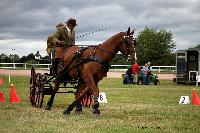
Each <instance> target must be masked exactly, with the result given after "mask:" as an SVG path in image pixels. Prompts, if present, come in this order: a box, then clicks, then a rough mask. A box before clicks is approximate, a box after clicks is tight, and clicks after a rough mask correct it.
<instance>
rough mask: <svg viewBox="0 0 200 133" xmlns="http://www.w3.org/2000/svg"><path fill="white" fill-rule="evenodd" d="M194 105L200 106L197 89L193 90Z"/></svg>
mask: <svg viewBox="0 0 200 133" xmlns="http://www.w3.org/2000/svg"><path fill="white" fill-rule="evenodd" d="M192 104H196V105H200V99H199V97H198V95H197V90H196V89H195V88H193V89H192Z"/></svg>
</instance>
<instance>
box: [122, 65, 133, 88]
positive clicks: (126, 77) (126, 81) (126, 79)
mask: <svg viewBox="0 0 200 133" xmlns="http://www.w3.org/2000/svg"><path fill="white" fill-rule="evenodd" d="M132 82H133V81H132V69H131V67H130V68H128V70H127V71H126V74H125V75H124V81H123V83H124V84H130V83H132Z"/></svg>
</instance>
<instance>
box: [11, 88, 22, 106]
mask: <svg viewBox="0 0 200 133" xmlns="http://www.w3.org/2000/svg"><path fill="white" fill-rule="evenodd" d="M10 102H16V103H19V102H20V98H19V97H18V96H17V93H16V91H15V89H14V86H13V84H11V85H10Z"/></svg>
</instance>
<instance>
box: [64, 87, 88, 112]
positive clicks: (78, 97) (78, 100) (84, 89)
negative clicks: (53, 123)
mask: <svg viewBox="0 0 200 133" xmlns="http://www.w3.org/2000/svg"><path fill="white" fill-rule="evenodd" d="M88 91H89V88H88V86H85V85H84V86H81V87H80V88H78V89H77V92H76V94H75V98H76V100H75V101H74V102H73V103H72V104H70V105H69V106H68V107H67V108H66V109H65V110H64V111H63V114H65V115H66V114H67V115H68V114H70V112H71V111H72V110H73V109H74V107H75V106H76V112H77V113H82V105H81V99H82V98H83V96H84V95H85V94H86V93H87V92H88Z"/></svg>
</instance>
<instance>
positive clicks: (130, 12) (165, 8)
mask: <svg viewBox="0 0 200 133" xmlns="http://www.w3.org/2000/svg"><path fill="white" fill-rule="evenodd" d="M199 5H200V1H199V0H171V1H170V0H168V1H167V0H1V2H0V54H1V53H5V54H7V55H9V54H17V55H19V56H20V57H22V56H27V55H28V54H30V53H36V52H37V51H40V53H41V55H42V56H46V55H47V53H46V51H45V49H46V39H47V36H48V35H50V34H52V33H54V32H55V31H56V28H55V26H56V24H58V23H60V22H63V23H64V22H66V21H67V20H68V19H69V18H75V19H76V20H77V24H78V26H77V27H76V36H77V37H79V36H82V37H79V38H77V39H76V44H77V45H98V44H100V43H102V42H104V41H106V40H107V39H109V38H110V37H111V36H113V35H114V34H117V33H118V32H122V31H126V30H127V29H128V27H131V28H132V29H135V35H134V37H137V35H138V34H139V32H141V31H142V30H144V28H145V27H148V28H152V29H155V30H160V29H166V30H167V31H168V32H171V33H172V34H173V40H174V42H176V50H180V49H187V48H189V47H193V46H196V45H198V44H200V36H199V35H200V8H199ZM102 29H103V30H102ZM98 30H100V31H98ZM95 31H98V32H95ZM91 32H93V34H89V35H87V36H83V35H84V34H87V33H91Z"/></svg>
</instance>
